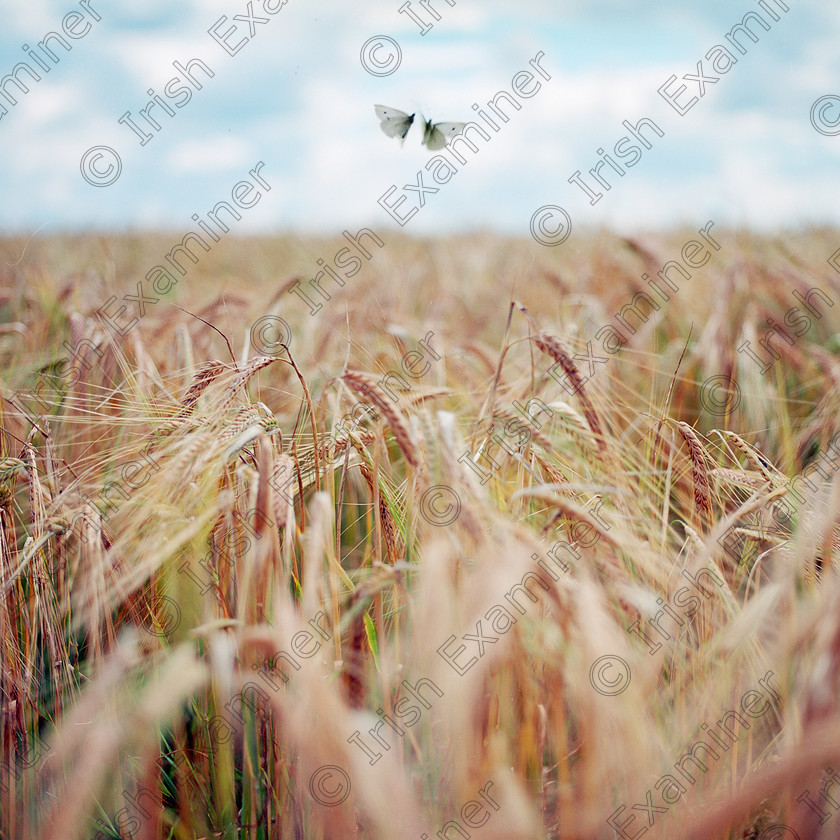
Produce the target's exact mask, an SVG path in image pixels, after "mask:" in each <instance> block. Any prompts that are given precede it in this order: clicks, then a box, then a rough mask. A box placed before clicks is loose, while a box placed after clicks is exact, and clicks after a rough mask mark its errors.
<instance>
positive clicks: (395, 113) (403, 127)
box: [373, 105, 467, 152]
mask: <svg viewBox="0 0 840 840" xmlns="http://www.w3.org/2000/svg"><path fill="white" fill-rule="evenodd" d="M373 108H374V110H375V111H376V116H377V117H379V120H380V123H379V127H380V128H381V129H382V131H383V132H384V133H385V134H387V135H388V137H399V138H400V142H402V141H404V140H405V137H406V135H407V134H408V130H409V129H410V128H411V126H412V124H413V123H414V114H406V112H405V111H400V110H398V109H397V108H388V107H386V106H385V105H374V106H373ZM466 126H467V124H466V123H462V122H439V123H433V122H432V121H431V120H427V119H426V118H425V117H423V140H422V141H421V142H422V144H423V145H425V146H426V148H427V149H429V150H430V151H433V152H434V151H437V150H438V149H442V148H443V147H444V146H446V144H447V143H448V142H449V140H450V139H451V138H452V137H454V136H455V135H456V134H460V133H461V132H462V131H463V130H464V129H465V128H466Z"/></svg>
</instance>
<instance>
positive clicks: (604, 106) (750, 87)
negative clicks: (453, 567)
mask: <svg viewBox="0 0 840 840" xmlns="http://www.w3.org/2000/svg"><path fill="white" fill-rule="evenodd" d="M450 2H452V3H454V5H453V6H450V5H449V3H450ZM403 4H404V0H358V2H355V3H352V4H351V3H348V4H343V5H339V4H338V3H336V2H327V0H251V2H248V0H202V2H197V0H182V1H181V2H179V3H177V4H175V3H171V2H165V0H144V1H143V2H131V1H129V2H125V0H122V1H121V2H119V3H118V2H116V0H83V2H82V3H78V2H77V3H75V4H74V3H71V2H69V0H68V2H64V3H62V2H58V0H27V2H26V3H15V4H12V3H7V4H6V5H5V8H4V14H3V26H2V27H1V28H0V62H1V63H0V77H2V76H5V75H6V74H10V73H13V72H14V73H16V77H17V79H19V80H20V81H22V82H23V83H24V84H25V86H26V87H27V88H28V91H27V92H26V93H24V92H23V91H22V90H21V89H20V88H19V87H17V86H16V84H15V83H14V82H13V81H12V80H10V79H8V78H7V79H2V80H0V89H2V91H3V92H4V93H5V96H2V97H0V104H4V106H5V113H3V114H2V118H1V119H0V149H2V158H0V195H2V196H3V199H4V200H3V201H2V203H0V228H2V229H3V230H5V231H16V232H34V231H35V230H38V229H44V230H45V231H57V230H62V229H65V230H66V229H84V228H110V229H117V230H121V229H137V228H157V229H160V228H169V229H175V230H183V231H184V232H186V231H187V230H190V229H191V228H192V229H195V224H196V223H195V222H194V221H193V220H192V218H191V217H192V216H193V214H198V215H199V217H200V218H201V219H204V218H205V217H206V216H205V214H206V213H207V212H208V211H210V210H211V209H212V208H213V207H214V206H215V205H216V204H217V203H218V202H219V201H227V202H230V201H231V191H232V190H233V189H234V187H235V185H236V184H237V183H238V182H240V181H243V180H247V179H249V178H250V179H251V180H252V181H253V180H254V178H253V176H249V172H250V171H251V170H252V169H253V168H254V167H255V166H256V165H257V164H258V163H259V162H262V164H263V166H262V168H261V169H260V170H259V173H258V174H259V177H260V178H261V179H262V180H263V181H264V182H265V184H267V185H268V186H269V187H270V189H267V190H266V189H265V187H264V186H262V187H260V185H259V184H255V187H258V188H259V189H260V192H259V194H258V193H257V192H256V191H252V192H250V193H242V194H240V195H241V197H242V203H243V205H247V204H248V203H250V202H252V201H253V199H254V198H255V197H257V196H258V199H259V200H258V201H257V202H256V203H255V204H253V206H251V207H243V208H242V209H241V210H240V211H239V212H240V215H241V216H242V218H241V220H239V221H236V222H233V221H231V222H230V224H231V226H232V227H233V226H235V230H236V232H242V233H247V232H256V231H265V230H293V231H317V232H335V231H340V230H342V229H345V228H348V229H351V230H355V229H358V228H359V227H362V226H365V225H371V226H375V227H376V228H377V229H379V228H382V229H394V230H398V229H400V225H399V223H398V222H397V221H396V220H395V219H394V218H393V217H392V216H391V215H390V214H389V213H388V212H386V211H385V210H384V209H383V207H382V206H381V205H380V203H379V201H380V199H382V197H383V196H386V195H387V196H389V198H388V199H386V200H387V201H390V202H392V203H393V202H396V201H398V200H399V199H400V198H401V197H403V198H404V200H403V202H402V203H401V204H400V205H399V210H398V211H395V213H397V214H402V215H403V217H405V216H406V214H408V213H409V212H410V211H411V209H412V208H416V212H413V213H412V214H411V216H410V217H409V218H408V221H407V222H405V225H404V228H403V229H404V230H405V232H407V233H418V234H425V233H437V232H454V231H458V230H469V229H479V228H481V229H486V228H492V229H498V230H502V231H505V232H510V233H518V234H522V235H528V232H529V228H530V227H532V226H533V225H534V223H535V221H534V220H535V219H537V220H538V221H539V219H540V218H541V217H540V216H539V212H538V211H539V209H540V208H543V207H549V208H550V210H549V211H548V212H549V215H548V216H546V217H545V218H544V219H543V221H542V224H543V227H542V230H543V231H544V232H547V233H545V235H551V233H552V231H553V230H556V229H562V225H563V218H564V217H563V216H561V215H556V214H559V211H556V210H554V209H553V208H558V207H559V208H562V210H563V212H564V213H565V214H566V217H565V218H567V219H569V220H573V221H574V224H575V225H580V226H599V225H609V226H612V227H616V228H618V229H621V230H631V229H638V228H653V227H661V226H667V225H673V224H681V223H689V224H692V225H693V224H695V223H697V224H702V223H704V222H705V221H706V220H708V219H714V220H715V222H716V224H718V225H723V224H726V223H731V224H743V225H751V226H755V227H762V228H767V227H775V226H783V225H799V224H806V223H833V224H838V223H840V201H838V196H840V49H838V44H840V7H838V5H837V4H836V2H834V0H813V2H803V1H802V0H787V5H788V7H789V10H788V11H784V4H783V3H782V2H781V0H763V2H762V3H759V2H756V0H743V2H741V3H734V2H725V1H724V0H704V2H696V0H645V2H641V0H637V2H626V1H625V0H593V2H584V1H583V0H571V2H563V0H559V2H553V1H552V2H549V0H517V2H510V0H504V1H503V0H481V2H478V0H457V2H456V0H431V2H430V3H429V2H427V3H426V5H425V6H421V5H420V2H419V0H413V1H412V2H411V4H410V5H409V6H408V8H406V9H405V10H404V11H403V13H400V11H399V10H400V7H401V6H403ZM249 7H250V10H251V12H250V14H251V15H252V17H253V19H252V20H250V21H249V20H248V10H249ZM430 9H434V10H435V11H436V14H437V16H438V17H439V19H438V20H436V19H435V17H434V15H433V14H432V12H431V11H430ZM74 12H75V14H74ZM749 12H756V13H758V14H760V15H761V16H762V18H763V19H764V20H765V21H766V22H767V25H768V26H769V30H765V29H763V28H762V27H761V25H760V23H759V22H757V21H756V19H755V18H753V19H752V23H751V29H752V31H753V32H754V33H755V35H756V37H757V38H758V40H757V42H753V41H752V40H751V39H750V37H749V36H748V35H745V34H744V33H743V32H742V33H741V35H740V37H738V38H737V41H738V42H739V43H740V45H741V50H739V49H738V48H737V47H736V46H735V45H733V44H732V43H731V42H730V41H729V40H727V33H729V32H730V30H731V29H732V28H733V27H734V26H736V24H738V23H740V22H741V20H742V18H743V17H744V15H745V14H747V13H749ZM770 12H773V15H775V16H776V17H778V18H779V19H778V20H774V19H773V15H771V14H770ZM235 16H239V19H237V18H236V17H235ZM413 18H416V20H415V19H413ZM418 21H419V23H418ZM421 24H422V25H424V26H425V28H426V30H427V31H426V33H425V34H421V28H420V27H421ZM430 24H431V25H430ZM62 27H64V29H62ZM208 30H211V31H208ZM51 32H57V33H59V35H61V37H62V38H63V40H64V43H65V44H67V45H68V46H69V47H70V49H69V51H68V50H66V49H65V48H64V47H63V46H62V45H61V43H60V42H59V40H58V39H57V38H55V37H52V38H47V37H46V36H48V34H49V33H51ZM382 36H385V37H382ZM39 42H43V43H44V45H45V46H44V47H39V46H38V44H39ZM24 45H27V49H24ZM716 45H723V46H725V47H727V48H728V50H729V51H730V53H731V55H732V57H734V58H736V59H737V63H730V64H729V66H728V69H727V71H726V72H723V69H724V64H725V63H726V60H725V58H724V53H723V52H722V51H718V53H717V54H716V56H715V55H713V56H712V57H711V58H706V57H705V56H706V55H707V53H709V52H710V51H712V50H713V48H714V47H715V46H716ZM45 50H51V51H52V53H53V55H54V56H55V57H56V58H55V60H53V59H51V58H50V57H49V56H48V55H47V53H46V52H45ZM539 53H543V54H544V56H543V57H542V58H540V59H539V64H540V65H541V67H542V68H543V70H544V73H545V74H546V75H547V76H550V78H548V79H546V78H545V77H544V76H540V75H539V74H536V75H535V76H534V78H533V80H529V79H528V77H527V76H518V77H517V73H520V72H522V71H527V70H531V71H533V70H534V68H533V67H532V66H530V65H529V62H530V61H531V60H532V59H534V58H535V56H537V55H538V54H539ZM36 59H37V61H36ZM193 59H199V60H200V62H202V63H203V65H204V66H205V67H207V68H208V69H209V70H210V71H211V72H212V74H213V75H212V78H211V77H209V75H208V74H207V73H205V72H204V71H203V70H202V69H201V68H200V67H199V65H198V64H197V63H193V64H192V65H191V66H192V70H193V76H194V78H195V79H197V80H198V84H200V85H201V88H200V89H198V88H197V86H193V87H191V88H189V97H187V93H186V92H183V89H182V90H180V91H179V90H178V84H177V83H174V84H172V85H170V84H168V83H169V82H170V80H172V79H174V78H175V77H176V76H178V75H179V73H178V71H177V69H176V67H175V62H179V63H180V64H181V65H182V66H186V65H188V64H189V63H190V62H191V61H192V60H193ZM715 60H716V61H717V62H718V64H717V66H718V69H719V71H720V72H715V70H714V69H713V61H715ZM38 61H40V62H41V64H42V65H44V66H45V67H49V71H48V72H47V71H46V70H44V69H43V67H42V66H40V65H39V64H38ZM20 62H24V63H26V64H28V65H29V66H30V67H31V68H32V69H33V70H35V71H36V72H37V73H38V74H39V75H40V76H41V78H40V80H36V79H33V78H32V76H30V75H28V74H27V72H26V70H25V68H22V67H21V66H20V64H19V63H20ZM698 62H700V67H699V70H700V71H701V74H702V75H705V76H706V77H707V78H706V80H705V81H702V80H700V81H698V80H696V79H684V78H683V77H684V76H686V75H689V74H691V75H694V76H697V75H698ZM365 65H367V69H366V67H365ZM672 76H675V77H676V80H675V81H674V82H673V83H671V85H670V86H668V85H667V83H668V81H669V79H670V78H671V77H672ZM515 77H516V78H517V79H518V80H519V81H518V85H519V88H520V90H521V91H522V94H523V95H521V96H519V95H518V94H517V93H516V92H515V84H516V83H515V81H514V79H515ZM715 79H716V81H715ZM701 84H702V85H703V87H704V91H703V95H702V97H701V96H699V94H700V85H701ZM663 86H666V87H665V88H664V91H665V92H666V93H668V94H670V95H671V96H672V98H673V101H672V103H671V104H669V102H668V101H666V99H665V98H664V97H663V95H661V94H660V93H659V92H658V89H660V88H662V87H663ZM681 86H685V90H684V91H682V92H681V93H680V91H679V89H680V87H681ZM150 89H151V90H152V91H153V93H152V94H149V93H148V91H149V90H150ZM167 91H168V93H167ZM502 91H505V92H507V94H508V95H509V96H510V97H511V98H513V99H514V100H515V101H516V102H518V104H519V105H520V109H519V110H514V109H513V108H511V107H510V106H509V105H507V106H504V105H501V106H500V107H502V108H503V109H504V110H506V111H507V112H508V113H509V119H508V121H507V122H502V121H501V120H499V119H498V118H497V119H496V120H495V121H496V123H497V125H498V126H499V129H498V131H492V130H490V129H489V128H488V127H487V124H486V123H484V122H482V121H481V119H480V118H479V117H478V115H477V114H476V112H475V111H474V110H473V109H472V106H473V104H475V103H477V104H478V105H479V106H480V107H481V109H482V110H483V111H484V112H485V113H486V114H488V115H489V116H491V117H492V116H493V112H492V111H491V110H489V109H488V107H487V103H488V102H489V101H490V100H491V99H493V98H494V97H496V96H497V94H499V93H500V92H502ZM525 94H530V95H525ZM153 95H155V96H159V97H161V101H162V102H163V105H159V104H157V105H154V106H153V107H152V108H151V109H150V110H147V116H146V117H143V116H142V115H141V114H140V111H141V110H142V109H144V108H147V106H148V104H149V102H150V101H151V99H152V96H153ZM9 97H11V99H10V98H9ZM12 101H14V102H15V104H12ZM503 101H506V100H503ZM692 102H693V105H691V103H692ZM374 103H383V104H385V105H388V106H391V107H394V108H399V109H402V110H404V111H407V112H409V113H411V112H417V117H416V120H415V124H414V125H413V126H412V128H411V130H410V132H409V134H408V137H407V138H406V141H405V144H404V146H402V147H401V146H400V143H399V142H398V140H396V139H389V138H388V137H386V136H385V135H384V134H383V133H382V132H381V131H380V129H379V124H378V120H377V118H376V116H375V114H374V109H373V105H374ZM689 106H690V107H689ZM686 108H688V110H685V109H686ZM165 109H166V110H165ZM167 110H168V111H169V112H171V113H167ZM679 110H685V113H683V114H681V113H680V112H679ZM127 113H128V114H129V117H130V119H131V120H133V121H134V123H135V125H136V126H137V131H135V130H132V128H131V127H130V125H129V124H128V120H124V121H123V123H122V124H121V123H120V122H119V120H120V119H121V118H123V115H125V114H127ZM421 113H422V114H424V115H425V116H427V117H432V118H433V119H434V120H435V121H449V120H452V121H459V120H460V121H468V120H470V119H476V120H478V123H479V124H480V125H482V126H483V127H484V128H485V129H487V132H488V137H489V139H488V140H487V141H483V140H481V139H480V138H478V139H477V141H476V142H477V144H478V147H479V148H478V151H477V152H475V153H472V152H471V151H469V150H468V149H464V150H463V152H462V157H463V158H464V159H465V160H466V163H465V164H463V165H460V164H459V165H457V167H454V168H453V169H451V170H448V171H447V170H445V169H442V168H440V166H441V162H440V161H438V163H437V164H436V165H433V166H432V169H435V172H436V176H437V178H438V179H439V180H438V181H437V182H436V180H435V177H433V175H432V174H431V170H430V169H425V168H424V167H425V166H426V165H427V164H428V163H429V161H430V159H431V157H432V153H431V152H429V151H428V150H427V149H425V148H424V147H423V146H422V145H421V142H420V141H421V138H422V134H423V132H422V124H421V119H420V114H421ZM643 118H647V120H649V121H652V122H653V123H654V124H655V125H656V127H657V128H658V129H659V130H660V131H661V132H662V136H659V135H658V134H655V133H653V132H652V130H650V129H648V131H647V132H643V136H646V137H647V138H648V144H649V145H650V148H647V147H644V146H639V149H638V151H637V152H636V153H631V152H630V146H631V145H633V144H636V141H635V140H628V141H627V142H626V143H625V144H623V145H621V144H620V141H621V140H622V138H623V137H625V136H627V135H628V131H627V129H626V128H625V127H624V126H623V123H624V122H625V121H627V122H629V123H630V124H633V125H636V124H637V123H638V122H639V120H642V119H643ZM150 120H152V121H155V122H156V124H157V125H159V126H160V127H159V128H155V127H153V126H152V124H151V122H150ZM141 135H142V136H143V137H145V138H146V139H145V142H141ZM475 136H477V135H475ZM616 144H619V148H618V149H616ZM462 148H463V147H462ZM599 149H601V150H602V153H601V154H599V153H598V150H599ZM622 152H623V153H624V157H623V159H622V158H621V157H620V155H621V153H622ZM444 154H445V155H446V156H447V157H448V158H449V159H450V160H451V161H453V162H454V158H453V157H452V153H451V152H446V153H444ZM602 156H608V157H609V158H611V160H612V161H613V162H614V164H615V166H616V167H618V171H617V170H616V169H615V168H611V165H610V164H609V163H602V165H601V170H600V174H601V177H602V178H604V179H606V181H607V183H608V185H609V189H606V188H603V187H598V184H597V182H596V181H595V180H594V178H593V176H592V175H591V174H589V170H590V169H592V168H593V167H595V166H596V165H597V164H598V163H599V162H600V161H601V157H602ZM630 164H632V166H631V165H630ZM83 170H84V173H85V175H84V177H83ZM421 171H422V173H423V174H422V182H423V184H425V186H426V187H433V188H436V189H437V192H427V193H422V194H421V193H420V192H419V191H417V190H416V189H415V190H411V189H406V186H407V185H408V186H411V185H416V184H417V182H418V172H421ZM578 171H580V172H581V173H582V174H581V176H580V180H583V181H585V183H587V184H589V186H590V187H591V188H592V189H593V192H592V195H597V194H598V193H595V192H594V189H597V190H598V192H599V193H600V196H601V197H600V198H597V200H596V201H595V203H594V204H593V203H591V200H590V198H588V197H587V195H586V194H585V192H584V190H583V188H582V187H581V186H578V185H576V184H574V183H570V182H569V179H570V178H572V177H573V176H574V174H575V173H576V172H578ZM619 171H620V172H621V173H622V174H621V175H619V174H618V172H619ZM117 176H118V177H117ZM446 176H448V177H446ZM444 181H445V183H443V182H444ZM91 182H93V183H91ZM392 187H393V188H395V189H394V190H393V191H391V192H390V193H389V190H391V188H392ZM421 198H422V200H423V205H422V206H420V204H419V201H420V199H421ZM240 206H242V205H240ZM552 214H555V215H552Z"/></svg>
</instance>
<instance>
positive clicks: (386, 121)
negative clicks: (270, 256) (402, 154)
mask: <svg viewBox="0 0 840 840" xmlns="http://www.w3.org/2000/svg"><path fill="white" fill-rule="evenodd" d="M373 108H374V110H375V111H376V116H377V117H379V119H380V120H381V122H380V123H379V127H380V128H381V129H382V131H384V132H385V134H387V135H388V137H399V138H400V142H401V143H402V141H404V140H405V135H406V134H408V129H409V128H411V124H412V123H413V122H414V114H411V115H409V114H406V112H405V111H399V110H397V109H396V108H386V107H385V106H384V105H374V106H373Z"/></svg>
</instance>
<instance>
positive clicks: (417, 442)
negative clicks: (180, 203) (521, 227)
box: [0, 223, 840, 840]
mask: <svg viewBox="0 0 840 840" xmlns="http://www.w3.org/2000/svg"><path fill="white" fill-rule="evenodd" d="M358 233H359V232H355V233H354V234H353V236H352V237H350V239H352V238H354V237H356V238H357V239H359V237H358ZM174 241H177V240H176V239H173V237H172V236H170V235H167V234H165V233H162V234H160V235H154V236H153V235H148V234H147V235H143V236H132V235H129V234H125V235H114V234H109V235H107V236H95V235H89V236H79V237H63V236H52V237H49V236H44V235H38V236H35V237H34V238H32V239H24V238H19V239H8V238H7V239H4V240H2V241H0V323H1V324H2V326H0V377H1V378H0V395H2V398H3V399H2V404H0V412H2V413H0V426H1V427H2V428H1V429H0V446H1V447H2V449H1V450H0V522H1V523H2V524H1V525H0V644H2V648H0V662H2V668H0V698H2V699H1V701H0V702H2V707H0V838H2V840H28V838H33V837H38V838H62V840H75V839H76V838H79V839H80V840H81V838H118V837H122V838H129V837H130V838H140V839H141V840H157V838H178V840H191V839H192V838H249V840H267V839H268V838H306V840H310V839H311V840H321V838H325V839H326V840H348V838H393V840H397V839H398V838H399V840H431V838H436V837H440V838H443V840H456V838H476V840H493V839H494V838H498V840H502V838H505V840H510V838H521V840H526V838H527V840H531V838H542V837H551V838H563V840H572V838H575V840H584V838H585V839H586V840H591V839H592V838H605V839H609V840H612V839H613V838H628V839H629V838H638V837H642V836H644V837H645V838H646V840H653V838H683V840H688V839H689V838H697V840H715V839H716V838H721V840H723V839H724V838H758V837H761V838H764V840H774V838H795V837H799V838H801V840H811V838H825V840H827V838H829V837H835V836H836V834H835V832H836V827H835V821H834V820H833V819H832V818H833V817H834V815H835V813H836V811H837V810H840V768H836V769H837V771H838V772H835V766H836V764H835V765H833V764H832V760H833V757H836V756H837V754H838V752H840V712H838V704H837V688H838V679H840V585H838V577H837V575H836V573H835V562H834V552H835V551H837V550H838V548H840V528H837V524H836V523H837V522H838V517H840V482H839V481H838V479H837V473H838V468H840V415H838V405H840V402H839V400H840V360H838V356H837V352H838V349H840V307H838V306H836V302H837V301H838V299H840V269H839V268H837V267H835V265H834V264H833V262H834V263H836V262H837V258H836V256H834V259H833V262H832V258H833V255H835V254H837V251H838V246H840V234H838V232H837V231H836V230H802V231H792V232H789V233H785V234H779V235H775V236H771V235H764V236H762V235H758V234H754V233H747V232H742V231H736V230H731V229H730V230H724V229H718V228H717V227H715V226H713V225H712V224H711V223H709V224H708V225H706V226H704V228H703V229H702V230H699V231H697V230H690V229H688V230H676V231H670V232H668V233H663V234H656V235H654V234H649V235H638V236H634V237H632V238H621V237H618V236H616V235H614V234H611V233H609V232H606V231H604V232H594V231H593V232H591V233H590V234H588V235H587V236H585V237H579V238H578V240H577V243H578V244H575V245H574V247H572V246H571V245H569V246H566V247H565V248H539V247H536V248H535V246H534V243H533V242H530V241H525V240H517V239H509V238H502V237H497V236H493V235H489V234H480V233H476V234H472V235H463V236H457V237H456V236H453V237H450V238H438V239H429V240H423V239H415V238H409V237H390V238H389V240H388V242H387V244H384V245H379V244H377V242H376V240H375V239H374V238H373V237H370V236H363V237H362V238H360V239H359V242H358V244H353V243H352V242H350V240H349V239H347V238H342V237H337V238H336V239H327V238H325V239H316V238H314V237H310V238H292V237H291V236H289V237H280V236H278V237H254V238H244V237H242V238H234V237H230V238H228V239H225V240H223V241H222V242H221V243H219V244H217V245H216V246H215V247H214V248H213V251H212V253H211V254H209V255H204V254H201V253H200V252H199V256H200V257H201V258H200V259H198V260H197V261H196V260H193V259H192V258H191V257H190V256H189V253H188V252H187V253H186V254H185V253H183V251H182V252H181V253H180V254H176V255H175V257H176V258H177V257H179V258H180V259H174V260H173V259H168V258H167V254H169V255H170V256H171V255H172V252H171V251H170V249H171V248H172V246H173V242H174ZM342 248H347V250H348V254H346V255H345V256H344V259H345V262H346V261H347V260H350V259H355V261H356V262H357V263H358V269H357V271H355V272H353V273H352V274H350V272H347V274H346V275H345V276H344V277H339V278H338V279H336V277H335V276H333V274H331V273H330V271H329V270H327V269H324V271H322V272H321V275H320V277H319V278H316V276H315V272H318V271H320V270H321V269H320V268H319V266H321V265H322V263H319V262H318V260H319V259H321V260H322V261H323V264H326V263H329V264H334V263H335V260H334V257H333V255H336V254H338V253H340V252H341V250H342ZM354 249H356V250H354ZM357 252H358V255H357V256H354V254H357ZM365 253H367V254H368V256H365ZM345 277H346V279H345ZM313 279H314V282H310V280H313ZM138 281H141V282H138ZM835 782H836V783H837V785H835Z"/></svg>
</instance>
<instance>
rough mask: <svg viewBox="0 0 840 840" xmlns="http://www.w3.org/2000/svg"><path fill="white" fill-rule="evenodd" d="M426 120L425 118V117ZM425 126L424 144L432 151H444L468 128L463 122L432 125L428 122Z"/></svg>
mask: <svg viewBox="0 0 840 840" xmlns="http://www.w3.org/2000/svg"><path fill="white" fill-rule="evenodd" d="M424 119H425V117H424ZM425 122H426V124H425V125H424V126H423V143H424V144H425V145H426V148H427V149H429V150H431V151H433V152H434V151H437V150H438V149H442V148H443V147H444V146H446V144H447V143H448V142H449V141H450V140H451V139H452V138H453V137H454V136H455V135H456V134H460V133H461V132H462V131H463V130H464V129H465V128H466V127H467V124H466V123H462V122H439V123H434V124H432V121H431V120H426V121H425Z"/></svg>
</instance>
